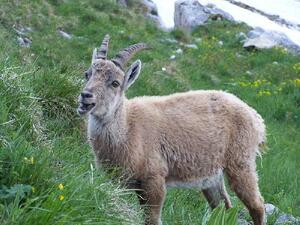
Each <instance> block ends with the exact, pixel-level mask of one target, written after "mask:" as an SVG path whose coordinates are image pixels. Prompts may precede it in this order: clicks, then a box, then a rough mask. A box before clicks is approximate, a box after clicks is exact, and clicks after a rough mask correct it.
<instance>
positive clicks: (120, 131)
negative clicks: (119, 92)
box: [88, 97, 127, 146]
mask: <svg viewBox="0 0 300 225" xmlns="http://www.w3.org/2000/svg"><path fill="white" fill-rule="evenodd" d="M126 101H127V99H126V98H125V97H124V98H123V99H122V100H121V102H120V104H119V105H118V107H117V108H116V110H115V111H114V112H113V113H112V114H111V115H109V116H105V117H103V118H99V117H97V116H94V115H89V122H88V136H89V139H90V141H93V139H97V140H98V141H101V142H103V144H105V145H110V146H118V145H120V144H122V143H123V142H124V141H125V140H126V133H127V126H126V107H125V104H126Z"/></svg>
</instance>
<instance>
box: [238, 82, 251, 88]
mask: <svg viewBox="0 0 300 225" xmlns="http://www.w3.org/2000/svg"><path fill="white" fill-rule="evenodd" d="M239 85H241V86H242V87H247V86H249V83H247V82H243V81H242V82H239Z"/></svg>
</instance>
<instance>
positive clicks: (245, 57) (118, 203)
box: [0, 0, 300, 225]
mask: <svg viewBox="0 0 300 225" xmlns="http://www.w3.org/2000/svg"><path fill="white" fill-rule="evenodd" d="M132 2H133V3H132V4H131V7H129V8H128V9H122V8H120V7H119V6H118V5H116V4H115V1H114V0H102V1H93V0H73V1H71V0H36V1H29V0H25V1H18V0H12V1H5V0H0V4H1V7H0V49H1V51H0V78H1V79H0V223H1V224H5V225H11V224H30V225H34V224H96V223H97V224H142V213H141V210H140V207H139V205H138V204H137V199H136V197H135V195H133V194H132V192H131V191H128V190H125V189H124V188H122V187H121V186H120V183H119V182H118V178H115V177H114V176H113V175H111V174H105V173H104V172H103V171H101V170H100V171H97V170H95V168H94V161H93V155H92V154H91V151H90V147H89V145H88V143H87V141H86V135H85V122H84V120H83V119H82V118H80V117H79V116H78V115H77V114H76V107H77V96H78V94H79V92H80V90H81V87H82V86H83V84H84V81H85V80H84V75H83V71H84V70H85V69H87V68H88V67H89V63H90V59H91V54H92V49H93V48H94V47H95V46H97V45H99V43H100V41H101V40H102V38H103V36H104V35H105V34H106V33H109V34H110V36H111V41H110V48H109V53H108V55H109V56H110V57H111V56H114V54H115V53H117V51H118V50H120V49H122V48H124V47H126V46H128V45H130V44H133V43H137V42H145V43H148V44H149V45H150V46H151V47H152V49H151V50H147V51H144V52H141V53H139V55H138V56H137V57H138V58H140V59H141V60H142V62H143V68H142V72H141V75H140V77H139V79H138V80H137V81H136V82H135V84H134V85H133V86H132V87H131V89H130V90H129V91H128V94H127V96H128V98H132V97H134V96H141V95H166V94H170V93H174V92H181V91H187V90H196V89H222V90H227V91H229V92H231V93H233V94H235V95H237V96H239V97H240V98H241V99H243V100H244V101H245V102H247V103H248V104H249V105H251V106H252V107H253V108H255V109H257V111H258V112H259V113H260V114H261V115H262V117H263V118H264V119H265V121H266V125H267V132H268V144H267V151H266V153H265V154H264V155H263V157H262V159H258V160H257V167H258V172H259V178H260V182H259V185H260V188H261V191H262V194H263V196H264V198H265V200H266V202H269V203H272V204H274V205H276V206H277V207H279V208H280V210H282V211H283V212H286V213H291V214H293V215H294V216H300V196H299V193H300V166H299V165H300V147H299V146H300V116H299V115H300V58H299V57H296V56H293V55H291V54H289V53H288V52H287V51H285V49H282V48H276V49H270V50H264V51H246V50H244V49H243V48H242V45H241V43H240V40H239V35H238V34H239V33H240V32H242V31H243V32H246V31H247V30H248V29H249V28H248V27H247V26H246V25H244V24H234V23H229V22H227V21H211V22H210V23H209V24H208V25H206V26H202V27H199V28H198V29H197V30H195V31H194V32H193V34H192V35H186V34H184V33H182V32H181V31H179V30H175V31H173V32H171V33H166V32H163V31H161V30H158V29H157V28H156V27H155V25H154V24H152V23H151V22H150V21H148V20H146V19H145V18H144V16H143V15H142V13H143V9H142V8H140V7H138V6H136V3H135V2H136V1H132ZM59 30H63V31H65V32H66V33H68V34H71V35H72V38H71V39H68V38H64V37H63V36H62V35H61V34H60V33H59ZM20 38H22V39H20ZM24 38H28V39H29V40H31V42H32V43H31V44H30V47H22V46H20V45H19V44H18V43H19V42H20V41H21V40H23V41H24ZM29 42H30V41H29ZM186 44H196V46H197V48H190V47H188V46H186ZM178 49H181V50H182V53H180V51H178ZM171 55H175V59H173V60H171V59H170V56H171ZM137 57H136V58H137ZM231 199H232V201H233V203H234V205H235V206H236V207H237V208H238V209H241V208H242V207H243V206H242V204H240V203H239V202H238V200H237V198H236V197H235V196H234V195H233V194H231ZM207 214H208V206H207V205H206V203H205V200H204V197H203V196H202V195H201V194H199V192H198V191H196V190H171V191H169V192H168V195H167V199H166V203H165V206H164V211H163V221H164V224H170V225H171V224H201V223H202V221H204V220H205V218H206V217H207ZM272 222H273V221H272V220H270V221H269V224H272Z"/></svg>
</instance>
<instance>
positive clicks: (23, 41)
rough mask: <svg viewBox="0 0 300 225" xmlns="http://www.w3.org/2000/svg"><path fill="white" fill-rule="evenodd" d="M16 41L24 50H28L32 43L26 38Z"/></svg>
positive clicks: (19, 38)
mask: <svg viewBox="0 0 300 225" xmlns="http://www.w3.org/2000/svg"><path fill="white" fill-rule="evenodd" d="M17 41H18V44H19V45H20V46H21V47H24V48H29V47H30V46H31V44H32V41H31V40H30V39H29V38H27V37H18V38H17Z"/></svg>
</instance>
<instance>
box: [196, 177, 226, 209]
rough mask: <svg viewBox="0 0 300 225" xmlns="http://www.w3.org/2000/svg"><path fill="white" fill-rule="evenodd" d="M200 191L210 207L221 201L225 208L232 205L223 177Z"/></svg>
mask: <svg viewBox="0 0 300 225" xmlns="http://www.w3.org/2000/svg"><path fill="white" fill-rule="evenodd" d="M202 192H203V194H204V196H205V198H206V200H207V202H208V204H209V205H210V207H211V208H212V209H214V208H216V207H217V206H218V205H219V204H220V203H221V202H222V201H223V202H224V203H225V207H226V209H228V208H231V207H232V205H231V202H230V199H229V195H228V193H227V191H226V187H225V184H224V179H223V178H222V179H220V180H219V181H218V182H217V183H215V184H214V185H213V186H211V187H209V188H206V189H204V190H202Z"/></svg>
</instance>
